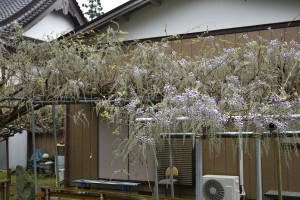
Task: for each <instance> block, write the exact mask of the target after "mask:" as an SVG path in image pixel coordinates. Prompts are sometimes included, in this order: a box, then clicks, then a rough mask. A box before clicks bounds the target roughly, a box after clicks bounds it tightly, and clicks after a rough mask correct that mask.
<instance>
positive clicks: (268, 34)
mask: <svg viewBox="0 0 300 200" xmlns="http://www.w3.org/2000/svg"><path fill="white" fill-rule="evenodd" d="M259 35H260V36H261V37H262V38H263V39H265V40H271V39H272V32H271V31H269V30H262V31H259Z"/></svg>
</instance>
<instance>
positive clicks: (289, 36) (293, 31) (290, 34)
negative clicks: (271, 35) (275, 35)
mask: <svg viewBox="0 0 300 200" xmlns="http://www.w3.org/2000/svg"><path fill="white" fill-rule="evenodd" d="M297 31H298V29H297V27H290V28H286V29H285V35H284V37H285V41H286V42H287V43H290V42H291V41H292V40H293V41H295V42H297V41H298V34H297Z"/></svg>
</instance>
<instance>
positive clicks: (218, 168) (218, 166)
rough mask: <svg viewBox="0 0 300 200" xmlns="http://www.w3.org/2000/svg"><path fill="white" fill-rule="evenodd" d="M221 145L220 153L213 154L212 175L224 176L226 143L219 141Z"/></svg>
mask: <svg viewBox="0 0 300 200" xmlns="http://www.w3.org/2000/svg"><path fill="white" fill-rule="evenodd" d="M221 140H222V141H221V142H222V145H221V147H220V148H221V149H220V152H219V153H218V152H215V156H214V157H215V158H214V159H215V172H214V174H219V175H225V174H226V141H225V140H224V139H221Z"/></svg>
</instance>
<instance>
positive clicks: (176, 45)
mask: <svg viewBox="0 0 300 200" xmlns="http://www.w3.org/2000/svg"><path fill="white" fill-rule="evenodd" d="M171 46H172V50H173V51H175V52H177V53H181V52H182V48H181V40H173V41H172V42H171Z"/></svg>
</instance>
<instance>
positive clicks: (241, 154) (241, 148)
mask: <svg viewBox="0 0 300 200" xmlns="http://www.w3.org/2000/svg"><path fill="white" fill-rule="evenodd" d="M239 152H240V156H239V157H240V159H239V165H240V186H241V190H242V191H241V192H240V196H241V197H242V199H243V200H245V197H246V192H245V188H244V151H243V138H239Z"/></svg>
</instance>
